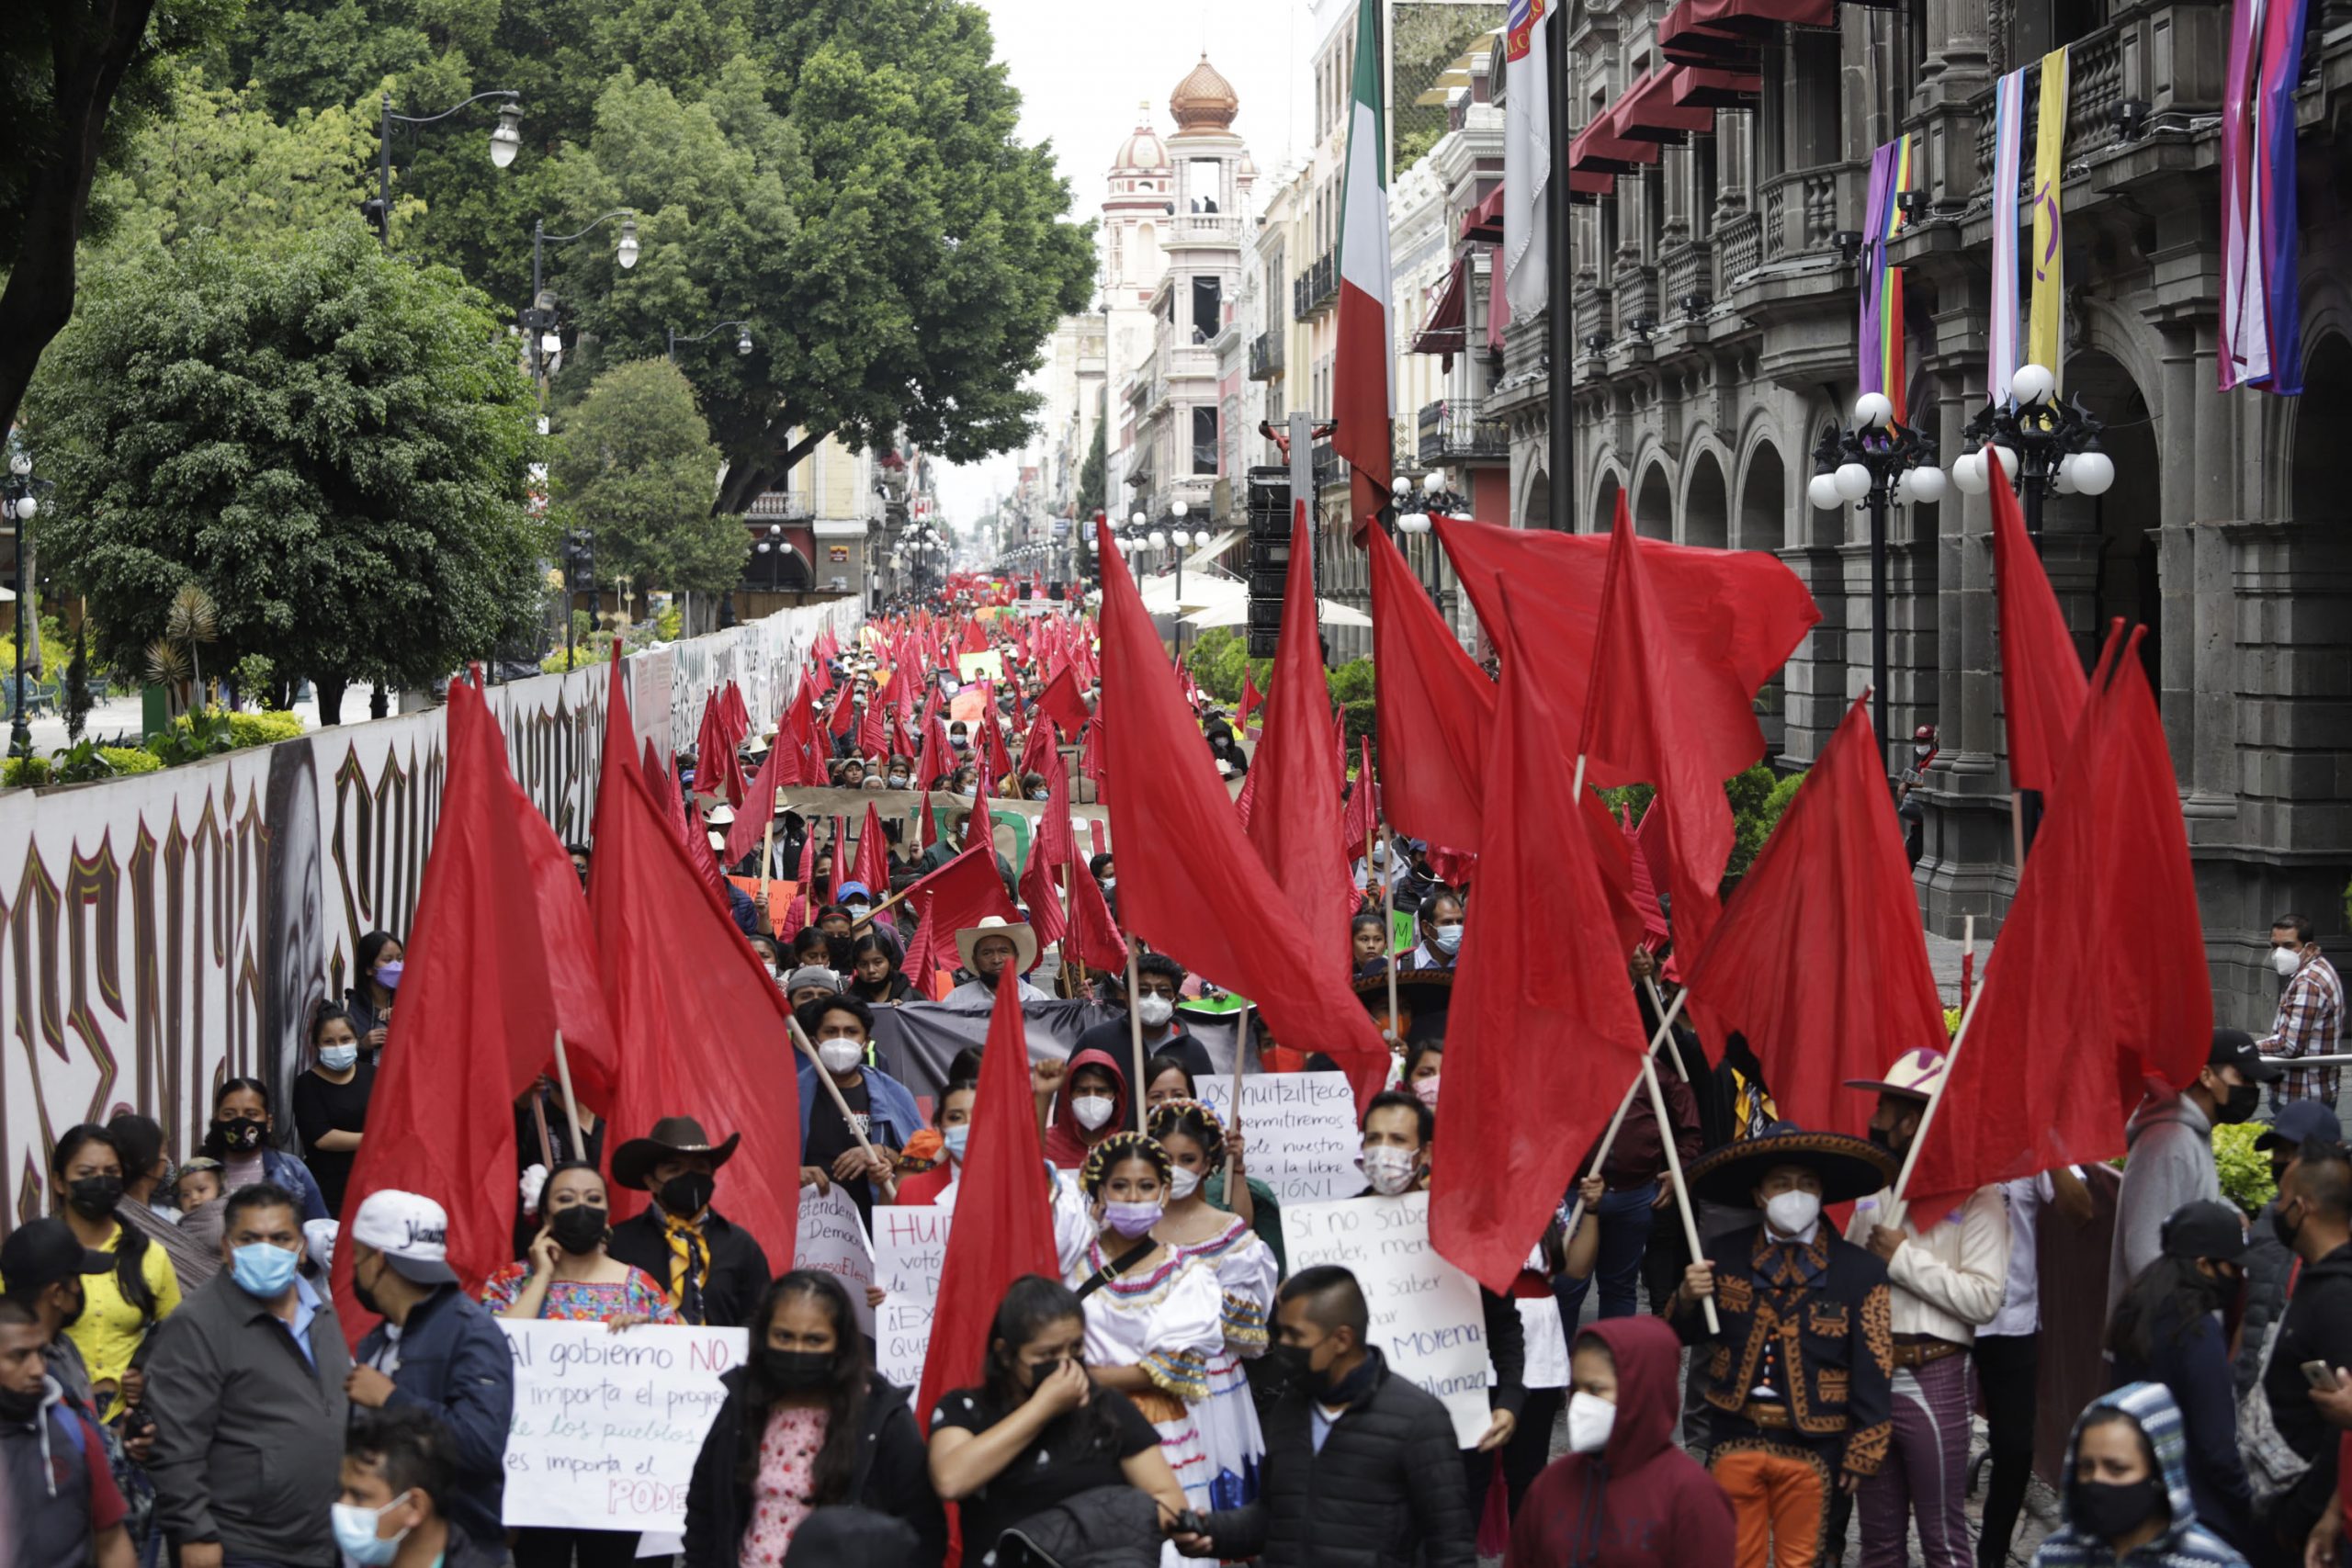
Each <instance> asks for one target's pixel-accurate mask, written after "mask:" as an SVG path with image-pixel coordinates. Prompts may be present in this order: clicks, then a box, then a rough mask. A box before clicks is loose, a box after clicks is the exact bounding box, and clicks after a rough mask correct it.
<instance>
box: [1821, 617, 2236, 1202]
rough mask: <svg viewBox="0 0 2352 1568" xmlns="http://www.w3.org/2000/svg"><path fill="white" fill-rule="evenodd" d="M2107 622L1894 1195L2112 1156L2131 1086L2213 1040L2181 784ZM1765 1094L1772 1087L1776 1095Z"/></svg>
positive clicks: (2143, 690)
mask: <svg viewBox="0 0 2352 1568" xmlns="http://www.w3.org/2000/svg"><path fill="white" fill-rule="evenodd" d="M2121 627H2122V623H2121V622H2120V621H2119V622H2117V623H2116V629H2115V630H2114V631H2113V632H2112V633H2110V635H2109V637H2108V640H2107V646H2106V649H2105V650H2104V652H2102V654H2101V655H2100V658H2099V666H2098V671H2097V672H2096V674H2095V675H2094V676H2093V678H2092V680H2091V681H2090V682H2089V688H2090V703H2089V705H2088V706H2087V707H2086V708H2085V710H2084V713H2083V719H2082V723H2081V726H2080V727H2079V728H2077V729H2076V731H2075V742H2074V745H2073V746H2072V748H2071V749H2070V750H2069V751H2068V753H2067V757H2066V765H2065V772H2064V773H2063V774H2061V775H2060V777H2059V780H2058V786H2057V788H2056V789H2055V790H2053V791H2052V793H2051V796H2050V803H2049V810H2048V811H2047V813H2046V814H2045V815H2044V816H2043V818H2042V819H2041V832H2040V834H2039V835H2038V836H2037V837H2036V838H2035V840H2034V844H2033V852H2032V853H2031V854H2030V855H2028V856H2027V857H2026V863H2025V872H2024V874H2023V875H2022V876H2021V877H2020V878H2019V879H2018V891H2017V897H2016V898H2015V899H2014V900H2012V901H2011V903H2010V905H2009V913H2008V918H2007V919H2005V920H2003V921H2002V922H2001V937H2000V941H1998V942H1996V943H1995V944H1994V946H1993V957H1992V961H1991V962H1990V963H1989V964H1986V965H1985V988H1984V991H1983V992H1982V994H1981V995H1980V997H1979V998H1978V999H1977V1002H1976V1016H1975V1017H1974V1018H1973V1020H1971V1021H1970V1022H1969V1026H1968V1033H1967V1034H1966V1036H1965V1037H1963V1038H1962V1040H1961V1041H1960V1042H1959V1044H1958V1047H1957V1051H1956V1054H1955V1055H1954V1057H1953V1059H1952V1061H1951V1064H1950V1066H1949V1067H1948V1069H1947V1071H1946V1073H1945V1076H1944V1084H1943V1095H1942V1099H1941V1100H1940V1102H1939V1104H1938V1106H1937V1108H1936V1111H1935V1115H1934V1118H1933V1120H1932V1121H1931V1122H1929V1124H1928V1132H1927V1136H1926V1138H1925V1140H1924V1141H1923V1142H1922V1143H1921V1145H1919V1149H1918V1154H1917V1159H1916V1161H1915V1163H1914V1168H1913V1169H1912V1172H1911V1179H1910V1183H1909V1186H1908V1187H1907V1189H1906V1196H1908V1197H1909V1198H1910V1200H1911V1201H1912V1205H1913V1207H1914V1208H1916V1209H1918V1210H1919V1211H1920V1212H1921V1213H1928V1214H1938V1213H1942V1212H1943V1211H1944V1210H1945V1209H1947V1208H1949V1207H1950V1206H1951V1204H1952V1203H1954V1202H1957V1201H1960V1200H1961V1199H1962V1198H1964V1197H1965V1196H1966V1195H1967V1194H1968V1193H1970V1192H1972V1191H1973V1190H1975V1189H1977V1188H1979V1187H1981V1186H1984V1185H1985V1183H1987V1182H1992V1181H2002V1180H2007V1179H2008V1178H2010V1177H2013V1176H2030V1175H2031V1174H2033V1173H2034V1172H2035V1171H2040V1170H2047V1169H2049V1168H2051V1167H2052V1166H2055V1165H2064V1164H2069V1163H2081V1162H2084V1161H2093V1160H2106V1159H2111V1158H2113V1157H2115V1156H2118V1155H2120V1154H2122V1153H2123V1152H2124V1137H2123V1127H2124V1121H2125V1119H2126V1118H2127V1117H2128V1116H2129V1115H2130V1114H2131V1110H2132V1108H2133V1107H2134V1106H2136V1105H2137V1104H2138V1103H2139V1100H2140V1096H2141V1091H2142V1089H2143V1081H2144V1079H2145V1078H2156V1079H2160V1080H2162V1081H2163V1082H2165V1083H2167V1084H2170V1085H2172V1086H2174V1087H2175V1088H2178V1087H2180V1086H2182V1085H2185V1084H2187V1083H2188V1082H2189V1081H2190V1080H2191V1079H2193V1078H2194V1077H2196V1076H2197V1069H2198V1068H2199V1066H2202V1065H2203V1063H2204V1061H2205V1057H2206V1054H2207V1052H2208V1051H2209V1050H2211V1045H2212V1035H2213V993H2212V982H2211V971H2210V970H2209V969H2208V968H2207V966H2206V954H2205V938H2204V929H2203V927H2202V926H2201V925H2200V924H2199V919H2198V915H2197V884H2196V878H2195V876H2194V875H2193V874H2192V873H2191V871H2190V867H2189V862H2188V829H2187V827H2186V825H2185V824H2184V823H2183V822H2182V820H2181V814H2180V793H2179V785H2178V784H2177V783H2176V782H2175V779H2174V776H2173V770H2172V759H2171V754H2170V752H2169V751H2168V750H2166V747H2165V733H2164V725H2163V721H2162V720H2161V719H2160V718H2159V717H2158V716H2157V713H2156V703H2155V698H2154V695H2153V694H2151V693H2150V692H2149V690H2148V679H2147V675H2146V673H2145V671H2143V669H2142V667H2141V663H2140V638H2141V637H2142V636H2143V632H2142V631H2141V630H2134V631H2133V632H2132V633H2131V636H2130V637H2129V638H2128V639H2127V638H2126V637H2124V635H2123V633H2122V629H2121ZM2119 911H2128V912H2129V916H2128V918H2129V919H2130V920H2131V942H2132V948H2133V962H2132V963H2131V964H2128V965H2118V964H2098V963H2086V962H2084V959H2083V953H2082V942H2083V933H2084V932H2086V931H2098V930H2100V929H2102V927H2103V926H2106V925H2111V924H2112V923H2113V922H2114V920H2115V919H2116V918H2117V915H2118V912H2119ZM1775 1087H1777V1086H1775Z"/></svg>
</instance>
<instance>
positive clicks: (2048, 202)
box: [2025, 49, 2066, 389]
mask: <svg viewBox="0 0 2352 1568" xmlns="http://www.w3.org/2000/svg"><path fill="white" fill-rule="evenodd" d="M2065 181H2066V51H2064V50H2063V49H2055V50H2052V51H2050V52H2049V53H2048V54H2045V55H2043V56H2042V57H2041V116H2040V117H2039V118H2038V119H2037V120H2036V122H2035V125H2034V132H2033V257H2032V260H2033V313H2032V315H2031V316H2030V318H2029V320H2028V321H2027V323H2026V334H2025V356H2026V359H2027V361H2028V362H2029V363H2030V364H2034V365H2040V366H2042V367H2045V368H2047V369H2048V370H2049V372H2050V373H2051V374H2052V376H2054V377H2056V378H2058V385H2059V387H2060V388H2061V389H2064V386H2065V384H2066V366H2065V360H2064V347H2063V345H2062V344H2061V343H2060V339H2059V317H2060V314H2061V312H2062V311H2063V310H2064V298H2065V292H2066V255H2065V245H2064V228H2063V226H2062V224H2061V221H2060V213H2059V209H2058V197H2059V192H2060V190H2061V188H2062V187H2063V186H2064V185H2065Z"/></svg>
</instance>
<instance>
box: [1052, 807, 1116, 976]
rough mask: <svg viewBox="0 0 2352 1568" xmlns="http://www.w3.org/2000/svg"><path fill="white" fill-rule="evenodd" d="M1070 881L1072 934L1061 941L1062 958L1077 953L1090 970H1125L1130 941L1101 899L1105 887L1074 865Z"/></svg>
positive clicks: (1109, 905) (1070, 931)
mask: <svg viewBox="0 0 2352 1568" xmlns="http://www.w3.org/2000/svg"><path fill="white" fill-rule="evenodd" d="M1095 826H1096V827H1100V826H1102V824H1100V823H1096V824H1095ZM1098 853H1099V851H1098ZM1067 880H1068V882H1069V931H1067V932H1066V933H1064V935H1063V937H1062V956H1063V957H1064V958H1068V957H1069V956H1070V955H1071V954H1072V953H1075V954H1077V956H1078V960H1079V962H1080V963H1081V964H1085V965H1086V966H1087V967H1088V968H1090V969H1110V970H1120V969H1125V967H1126V964H1127V939H1126V938H1125V937H1124V936H1121V935H1120V934H1119V925H1118V922H1117V921H1116V920H1114V919H1112V918H1111V903H1110V900H1109V899H1107V898H1105V897H1103V885H1102V884H1101V883H1099V882H1097V881H1095V880H1094V878H1093V876H1092V875H1091V874H1089V873H1088V871H1087V870H1086V868H1085V867H1084V866H1081V865H1072V866H1071V867H1070V868H1069V877H1068V879H1067Z"/></svg>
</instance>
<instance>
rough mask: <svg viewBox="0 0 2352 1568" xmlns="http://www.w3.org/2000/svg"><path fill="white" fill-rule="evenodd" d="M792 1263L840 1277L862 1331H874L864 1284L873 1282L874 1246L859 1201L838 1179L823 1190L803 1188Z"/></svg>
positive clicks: (871, 1308)
mask: <svg viewBox="0 0 2352 1568" xmlns="http://www.w3.org/2000/svg"><path fill="white" fill-rule="evenodd" d="M792 1266H793V1267H794V1268H795V1269H817V1270H818V1271H820V1272H821V1273H826V1274H831V1276H832V1277H833V1278H834V1279H836V1280H840V1281H841V1282H842V1290H844V1291H847V1292H849V1303H850V1305H851V1306H852V1307H853V1308H854V1309H855V1310H856V1313H857V1326H858V1330H859V1332H861V1333H864V1334H872V1333H873V1332H874V1308H873V1307H872V1306H871V1305H870V1304H868V1303H867V1302H866V1299H865V1288H866V1287H867V1286H868V1285H871V1284H872V1283H874V1249H873V1248H872V1247H869V1246H867V1245H866V1240H865V1222H864V1221H862V1220H860V1219H859V1218H858V1217H857V1203H856V1201H854V1199H852V1198H851V1197H850V1195H849V1194H848V1193H846V1192H844V1191H842V1190H841V1187H840V1185H839V1184H838V1183H836V1184H833V1185H831V1186H829V1187H827V1188H826V1189H825V1190H824V1191H823V1192H819V1191H818V1190H817V1189H816V1188H814V1187H803V1188H802V1189H801V1190H800V1234H799V1236H798V1237H797V1239H796V1240H795V1242H794V1243H793V1249H792Z"/></svg>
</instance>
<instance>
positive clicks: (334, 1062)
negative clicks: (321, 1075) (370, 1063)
mask: <svg viewBox="0 0 2352 1568" xmlns="http://www.w3.org/2000/svg"><path fill="white" fill-rule="evenodd" d="M358 1060H359V1047H358V1046H356V1045H322V1046H320V1047H319V1066H322V1067H324V1068H325V1069H326V1070H327V1071H329V1072H331V1073H340V1072H347V1071H349V1070H350V1068H351V1067H352V1066H353V1065H354V1064H355V1063H356V1062H357V1061H358Z"/></svg>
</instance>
